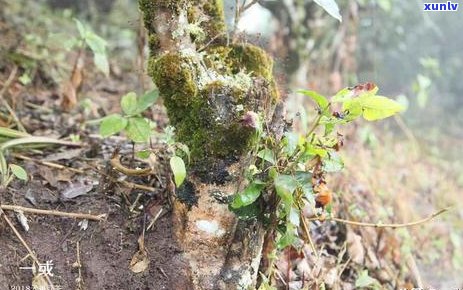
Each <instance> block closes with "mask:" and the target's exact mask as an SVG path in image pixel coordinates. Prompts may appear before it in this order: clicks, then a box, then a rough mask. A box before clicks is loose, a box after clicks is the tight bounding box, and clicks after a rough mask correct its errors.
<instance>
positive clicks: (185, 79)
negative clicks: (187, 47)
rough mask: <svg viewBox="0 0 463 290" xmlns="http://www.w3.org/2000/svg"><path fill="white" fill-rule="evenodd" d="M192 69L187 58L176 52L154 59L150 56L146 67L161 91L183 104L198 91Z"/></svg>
mask: <svg viewBox="0 0 463 290" xmlns="http://www.w3.org/2000/svg"><path fill="white" fill-rule="evenodd" d="M193 70H194V68H192V67H190V66H189V59H188V58H187V57H183V56H180V55H178V54H177V53H168V54H165V55H163V56H161V57H159V58H157V59H155V60H153V58H151V59H150V64H149V67H148V73H149V74H150V75H151V76H152V77H153V80H154V82H155V83H156V85H157V86H158V88H159V90H160V91H161V93H162V94H163V95H164V96H165V97H168V98H169V99H172V101H173V102H175V103H185V104H187V103H188V102H189V100H191V99H192V98H194V97H195V96H196V94H197V93H198V88H197V86H196V83H195V80H194V78H193V74H194V72H193Z"/></svg>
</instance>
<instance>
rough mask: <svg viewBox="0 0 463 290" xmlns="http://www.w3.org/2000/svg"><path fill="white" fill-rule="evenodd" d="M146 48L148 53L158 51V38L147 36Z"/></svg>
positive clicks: (153, 35)
mask: <svg viewBox="0 0 463 290" xmlns="http://www.w3.org/2000/svg"><path fill="white" fill-rule="evenodd" d="M148 47H149V48H150V53H153V52H155V51H158V50H159V47H160V45H159V38H158V36H157V35H156V34H150V35H149V36H148Z"/></svg>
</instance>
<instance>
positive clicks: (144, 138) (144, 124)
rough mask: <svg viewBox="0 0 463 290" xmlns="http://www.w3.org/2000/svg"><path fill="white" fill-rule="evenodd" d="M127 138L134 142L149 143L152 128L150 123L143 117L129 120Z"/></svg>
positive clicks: (126, 130)
mask: <svg viewBox="0 0 463 290" xmlns="http://www.w3.org/2000/svg"><path fill="white" fill-rule="evenodd" d="M125 132H126V134H127V136H128V137H129V138H130V139H131V140H132V141H134V142H148V140H149V137H150V135H151V128H150V124H149V122H148V121H146V120H145V119H143V118H141V117H133V118H129V122H128V124H127V127H126V128H125Z"/></svg>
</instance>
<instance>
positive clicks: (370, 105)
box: [360, 96, 404, 121]
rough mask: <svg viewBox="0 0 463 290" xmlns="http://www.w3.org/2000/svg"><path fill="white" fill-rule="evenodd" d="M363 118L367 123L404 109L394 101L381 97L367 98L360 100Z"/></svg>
mask: <svg viewBox="0 0 463 290" xmlns="http://www.w3.org/2000/svg"><path fill="white" fill-rule="evenodd" d="M360 100H361V104H362V108H363V118H365V120H368V121H374V120H380V119H384V118H387V117H390V116H392V115H394V114H396V113H398V112H400V111H402V110H403V109H404V108H403V107H402V105H400V104H399V103H397V102H396V101H394V100H392V99H389V98H386V97H382V96H368V97H366V98H361V99H360Z"/></svg>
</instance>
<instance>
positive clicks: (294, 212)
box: [288, 207, 300, 227]
mask: <svg viewBox="0 0 463 290" xmlns="http://www.w3.org/2000/svg"><path fill="white" fill-rule="evenodd" d="M299 216H300V212H299V210H298V209H297V208H295V207H291V209H290V210H289V215H288V221H289V222H290V223H291V224H292V225H294V226H295V227H299V220H300V219H299Z"/></svg>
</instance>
